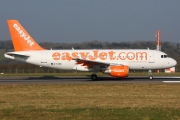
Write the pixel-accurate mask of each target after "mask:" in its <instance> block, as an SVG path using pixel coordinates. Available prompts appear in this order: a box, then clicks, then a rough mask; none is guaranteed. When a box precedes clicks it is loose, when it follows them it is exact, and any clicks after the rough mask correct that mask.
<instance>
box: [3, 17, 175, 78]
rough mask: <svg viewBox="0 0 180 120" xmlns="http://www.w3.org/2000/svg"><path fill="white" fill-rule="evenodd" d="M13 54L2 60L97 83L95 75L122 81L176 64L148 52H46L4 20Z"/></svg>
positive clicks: (13, 23)
mask: <svg viewBox="0 0 180 120" xmlns="http://www.w3.org/2000/svg"><path fill="white" fill-rule="evenodd" d="M7 23H8V27H9V31H10V35H11V38H12V43H13V46H14V52H7V53H5V54H4V55H5V57H6V58H9V59H13V60H18V61H23V62H27V63H30V64H34V65H38V66H42V67H49V68H55V69H61V70H77V71H91V72H92V75H91V79H92V80H97V79H98V76H97V72H102V73H105V74H110V75H111V76H112V77H117V78H126V77H128V74H129V70H148V75H149V79H153V75H152V70H156V69H158V70H159V69H165V68H170V67H174V66H175V65H176V64H177V62H176V60H174V59H173V58H170V57H168V56H167V54H166V53H164V52H162V51H157V50H150V49H149V48H148V49H92V50H85V49H79V50H75V49H74V48H72V49H70V50H52V49H51V50H47V49H44V48H42V47H41V46H39V45H38V43H37V42H36V41H35V40H34V39H33V38H32V37H31V36H30V34H29V33H28V32H27V31H26V30H25V29H24V28H23V26H22V25H21V24H20V23H19V22H18V20H7Z"/></svg>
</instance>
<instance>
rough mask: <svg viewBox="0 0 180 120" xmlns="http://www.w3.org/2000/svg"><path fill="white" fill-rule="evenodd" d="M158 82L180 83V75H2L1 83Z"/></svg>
mask: <svg viewBox="0 0 180 120" xmlns="http://www.w3.org/2000/svg"><path fill="white" fill-rule="evenodd" d="M122 83H130V84H143V83H144V84H158V83H166V84H168V83H180V77H165V76H162V77H155V76H154V79H153V80H149V78H148V77H142V76H130V77H127V78H123V79H122V78H113V77H109V76H107V77H98V80H97V81H92V80H91V79H90V77H87V76H68V77H67V76H65V77H63V76H61V77H60V76H57V77H56V76H43V77H0V85H3V84H122Z"/></svg>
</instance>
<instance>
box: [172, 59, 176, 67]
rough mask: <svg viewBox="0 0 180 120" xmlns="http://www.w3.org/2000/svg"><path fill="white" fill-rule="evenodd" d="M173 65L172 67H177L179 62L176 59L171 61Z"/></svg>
mask: <svg viewBox="0 0 180 120" xmlns="http://www.w3.org/2000/svg"><path fill="white" fill-rule="evenodd" d="M171 65H172V67H174V66H176V65H177V61H176V60H174V59H172V60H171Z"/></svg>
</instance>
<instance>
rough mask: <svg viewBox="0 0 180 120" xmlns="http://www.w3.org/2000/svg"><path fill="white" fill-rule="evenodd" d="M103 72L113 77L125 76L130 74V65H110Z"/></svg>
mask: <svg viewBox="0 0 180 120" xmlns="http://www.w3.org/2000/svg"><path fill="white" fill-rule="evenodd" d="M103 73H108V74H110V75H111V76H113V77H118V78H125V77H127V76H128V74H129V67H128V66H110V67H109V69H108V70H105V71H104V72H103Z"/></svg>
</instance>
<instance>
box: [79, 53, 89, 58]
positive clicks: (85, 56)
mask: <svg viewBox="0 0 180 120" xmlns="http://www.w3.org/2000/svg"><path fill="white" fill-rule="evenodd" d="M79 54H80V55H81V58H82V59H84V60H86V58H87V56H88V54H89V52H86V53H85V52H80V53H79Z"/></svg>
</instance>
